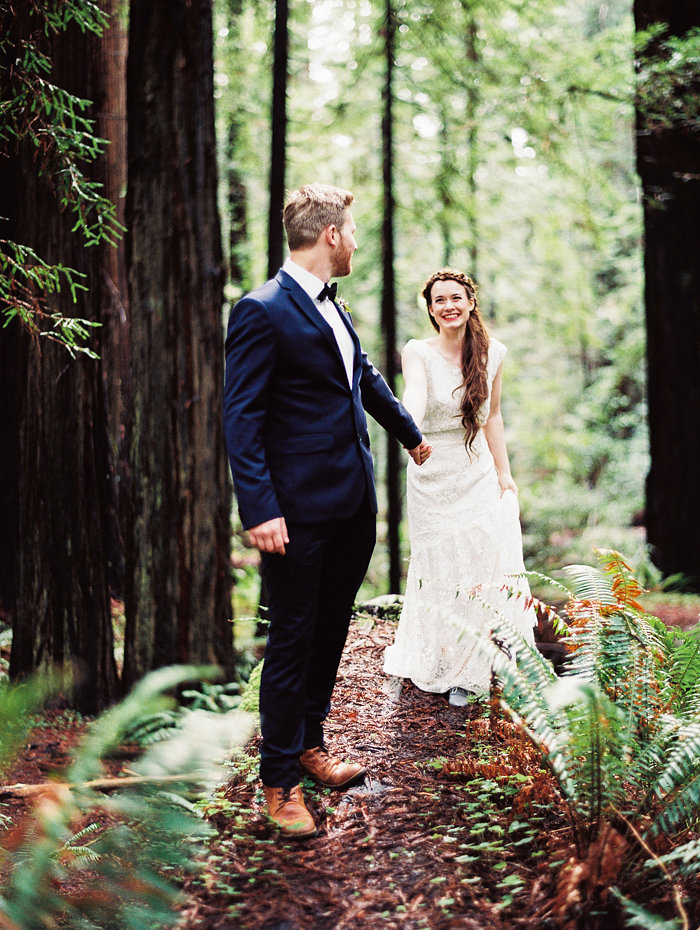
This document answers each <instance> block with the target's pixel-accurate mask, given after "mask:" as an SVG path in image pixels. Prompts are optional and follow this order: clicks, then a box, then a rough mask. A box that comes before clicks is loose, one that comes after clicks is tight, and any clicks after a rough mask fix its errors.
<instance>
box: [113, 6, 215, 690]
mask: <svg viewBox="0 0 700 930" xmlns="http://www.w3.org/2000/svg"><path fill="white" fill-rule="evenodd" d="M212 55H213V38H212V9H211V2H210V0H173V2H165V0H154V2H152V3H138V2H135V3H132V5H131V16H130V24H129V60H128V66H127V112H128V123H129V142H128V162H129V186H128V194H127V225H128V227H129V232H128V234H127V269H128V276H129V306H130V310H131V337H132V338H131V341H132V385H133V387H132V394H133V415H132V417H131V421H130V456H129V462H130V483H131V492H130V500H129V514H128V519H127V588H126V614H127V627H126V643H125V666H124V677H125V681H126V683H127V684H129V685H130V684H132V683H133V682H134V681H136V680H137V679H138V678H139V677H140V676H142V675H143V674H144V673H145V672H147V671H148V670H150V669H152V668H155V667H158V666H160V665H166V664H170V663H173V662H206V663H210V662H216V663H218V664H219V665H221V666H222V667H223V669H224V670H225V671H226V672H227V673H229V674H230V673H232V671H233V636H232V627H231V624H230V622H229V618H230V612H231V598H230V594H231V570H230V504H231V501H230V490H229V482H228V474H227V471H226V455H225V452H224V442H223V429H222V423H221V395H222V382H223V328H222V287H223V267H222V254H221V241H220V228H219V217H218V211H217V203H216V157H215V139H214V99H213V60H212Z"/></svg>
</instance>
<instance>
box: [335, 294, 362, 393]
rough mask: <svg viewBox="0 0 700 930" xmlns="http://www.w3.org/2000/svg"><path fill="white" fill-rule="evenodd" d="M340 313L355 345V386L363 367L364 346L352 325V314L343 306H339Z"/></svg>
mask: <svg viewBox="0 0 700 930" xmlns="http://www.w3.org/2000/svg"><path fill="white" fill-rule="evenodd" d="M336 307H338V304H336ZM338 313H339V314H340V319H341V320H342V321H343V323H345V328H346V329H347V331H348V332H349V333H350V337H351V339H352V344H353V345H354V346H355V354H354V356H353V360H352V384H353V387H354V386H355V384H356V382H357V380H358V376H359V372H360V367H361V365H360V361H361V355H362V347H361V346H360V337H359V336H358V335H357V333H356V332H355V327H354V326H353V325H352V320H351V318H350V314H349V313H348V311H347V310H343V308H342V307H338Z"/></svg>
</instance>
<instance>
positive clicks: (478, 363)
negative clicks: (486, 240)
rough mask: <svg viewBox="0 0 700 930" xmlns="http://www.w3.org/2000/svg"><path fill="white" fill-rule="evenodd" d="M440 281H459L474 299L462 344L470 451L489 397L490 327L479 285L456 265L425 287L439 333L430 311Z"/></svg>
mask: <svg viewBox="0 0 700 930" xmlns="http://www.w3.org/2000/svg"><path fill="white" fill-rule="evenodd" d="M436 281H456V282H457V283H458V284H461V285H462V287H464V289H465V290H466V292H467V297H468V298H469V299H470V300H473V301H474V307H473V308H472V310H471V312H470V314H469V319H468V320H467V327H466V330H465V332H464V342H463V343H462V384H461V385H460V387H461V388H462V389H463V392H462V399H461V401H460V405H459V406H460V413H461V415H462V425H463V426H464V429H465V436H464V445H465V446H466V449H467V452H470V451H471V447H472V444H473V442H474V440H475V439H476V435H477V433H478V432H479V428H480V426H481V424H480V423H479V410H480V408H481V406H482V404H483V403H484V402H485V401H486V399H487V398H488V396H489V386H488V379H487V376H486V365H487V362H488V352H489V334H488V330H487V329H486V324H485V323H484V321H483V319H482V317H481V312H480V310H479V299H478V297H477V295H476V292H477V288H478V285H477V284H476V283H475V282H474V281H472V279H471V278H469V277H467V275H465V274H463V273H462V272H461V271H457V270H455V269H454V268H442V269H441V270H440V271H436V272H435V274H433V275H431V276H430V277H429V278H428V280H427V281H426V282H425V284H424V286H423V291H422V295H423V297H424V298H425V303H426V305H427V307H428V316H429V317H430V322H431V323H432V325H433V327H434V328H435V329H436V330H437V331H438V332H439V331H440V327H439V326H438V324H437V323H436V321H435V319H434V318H433V315H432V314H431V313H430V306H431V291H432V289H433V285H434V284H435V282H436Z"/></svg>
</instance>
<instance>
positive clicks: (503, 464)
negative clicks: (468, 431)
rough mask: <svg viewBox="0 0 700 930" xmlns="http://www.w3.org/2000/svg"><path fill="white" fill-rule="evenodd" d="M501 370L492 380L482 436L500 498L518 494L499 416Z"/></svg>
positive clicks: (499, 367) (501, 420)
mask: <svg viewBox="0 0 700 930" xmlns="http://www.w3.org/2000/svg"><path fill="white" fill-rule="evenodd" d="M501 369H502V366H501V365H499V366H498V371H497V372H496V377H495V378H494V379H493V387H492V388H491V409H490V411H489V418H488V420H487V421H486V424H485V426H484V435H485V436H486V442H487V443H488V444H489V449H490V450H491V455H492V456H493V460H494V462H495V464H496V471H497V472H498V483H499V484H500V486H501V497H503V494H504V493H505V492H506V491H514V492H515V493H516V494H517V493H518V486H517V484H516V483H515V481H513V476H512V475H511V473H510V465H509V464H508V449H507V448H506V432H505V429H504V427H503V415H502V414H501V380H502V379H501Z"/></svg>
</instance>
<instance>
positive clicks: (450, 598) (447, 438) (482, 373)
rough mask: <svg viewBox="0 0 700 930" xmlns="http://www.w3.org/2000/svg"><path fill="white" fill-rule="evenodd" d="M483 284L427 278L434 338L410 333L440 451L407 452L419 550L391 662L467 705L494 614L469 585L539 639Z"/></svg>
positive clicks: (427, 425) (424, 418)
mask: <svg viewBox="0 0 700 930" xmlns="http://www.w3.org/2000/svg"><path fill="white" fill-rule="evenodd" d="M476 291H477V285H476V284H475V283H474V282H473V281H472V280H471V278H468V277H467V276H466V275H464V274H462V273H461V272H460V271H455V270H454V269H451V268H446V269H443V270H441V271H438V272H436V273H435V274H433V275H432V276H431V277H430V278H429V279H428V280H427V282H426V284H425V286H424V288H423V297H424V298H425V301H426V304H427V307H428V314H429V316H430V322H431V323H432V325H433V327H434V328H435V329H436V330H437V335H436V336H433V337H432V338H431V339H425V340H421V341H419V340H416V339H412V340H411V341H410V342H408V343H407V345H406V346H405V348H404V350H403V352H402V356H401V358H402V365H403V375H404V381H405V385H406V389H405V394H404V397H403V403H404V406H405V407H407V409H408V410H409V411H410V413H411V414H412V415H413V418H414V419H415V421H416V423H417V424H418V425H419V426H420V427H421V429H422V431H423V435H424V437H425V439H426V441H427V442H428V443H430V444H431V445H432V447H433V454H432V457H431V458H430V459H428V461H427V462H425V463H424V464H423V465H422V466H421V467H420V468H418V467H416V466H415V465H414V464H413V463H412V462H409V463H408V473H407V500H408V526H409V539H410V546H411V560H410V563H409V569H408V579H407V583H406V596H405V599H404V604H403V609H402V613H401V619H400V621H399V626H398V630H397V632H396V639H395V642H394V644H393V645H392V646H389V647H388V649H387V650H386V651H385V654H384V671H385V672H386V673H387V674H388V675H391V676H397V677H400V678H410V679H411V680H412V681H413V683H414V684H415V685H416V686H417V687H418V688H420V689H422V690H423V691H432V692H437V693H444V692H448V695H449V698H448V699H449V702H450V704H453V705H456V706H462V705H464V704H466V703H467V700H468V697H469V694H470V693H472V694H477V695H483V694H485V693H487V692H488V689H489V682H490V666H489V663H488V662H487V661H486V660H485V659H484V658H483V657H482V655H481V654H480V651H479V649H478V646H477V643H476V640H475V638H474V636H472V635H470V633H471V632H472V631H473V630H475V629H477V628H479V627H480V626H481V625H482V624H483V622H484V621H485V620H486V619H487V618H488V617H489V616H491V615H492V613H493V612H492V611H489V610H488V609H487V608H486V607H484V606H483V604H482V603H480V601H479V600H478V599H474V598H470V596H469V595H470V593H471V592H472V591H473V590H474V589H475V588H478V589H480V597H481V599H482V601H483V602H487V603H488V604H489V605H493V606H494V607H496V608H497V609H498V611H499V612H500V614H501V615H504V616H505V617H506V618H507V619H508V620H509V621H510V622H511V623H512V624H514V625H515V626H516V628H517V629H519V630H520V632H521V633H522V635H523V637H524V638H525V640H526V641H527V642H529V643H531V644H532V643H533V642H534V637H533V630H532V627H533V623H534V620H535V617H534V613H533V611H532V610H526V609H525V608H524V602H525V597H524V596H521V597H518V598H513V597H511V598H510V599H509V598H508V597H507V595H506V594H505V593H504V592H503V591H501V590H500V587H501V586H502V585H510V586H511V587H515V588H517V590H519V591H520V592H521V594H522V595H527V594H529V588H528V585H527V582H526V581H525V580H524V579H522V578H519V579H517V580H516V579H513V578H512V577H507V576H511V575H513V574H516V573H518V572H522V571H523V570H524V565H523V554H522V537H521V531H520V522H519V512H518V498H517V494H518V489H517V486H516V484H515V482H514V481H513V477H512V475H511V472H510V466H509V464H508V452H507V449H506V440H505V432H504V428H503V417H502V416H501V366H502V362H503V357H504V356H505V354H506V347H505V346H504V345H503V343H501V342H499V341H498V340H497V339H494V338H492V337H489V334H488V332H487V330H486V326H485V325H484V322H483V320H482V318H481V314H480V312H479V305H478V301H477V296H476Z"/></svg>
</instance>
